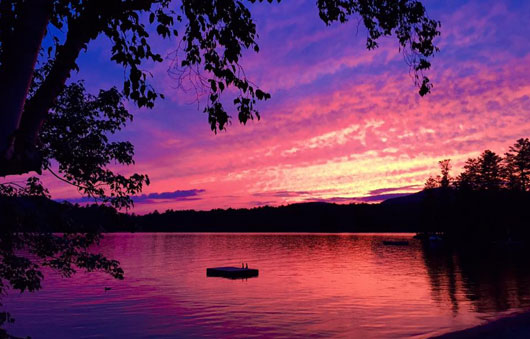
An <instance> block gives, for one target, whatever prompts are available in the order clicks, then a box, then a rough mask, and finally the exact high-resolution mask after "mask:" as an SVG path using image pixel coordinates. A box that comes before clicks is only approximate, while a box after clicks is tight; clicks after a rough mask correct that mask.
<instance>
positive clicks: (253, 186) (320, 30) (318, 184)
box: [44, 0, 530, 213]
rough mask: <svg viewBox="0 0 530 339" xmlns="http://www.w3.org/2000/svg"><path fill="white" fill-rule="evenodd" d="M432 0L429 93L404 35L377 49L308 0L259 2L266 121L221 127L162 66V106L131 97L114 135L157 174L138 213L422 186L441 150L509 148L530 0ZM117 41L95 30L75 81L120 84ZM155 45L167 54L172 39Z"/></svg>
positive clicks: (524, 72)
mask: <svg viewBox="0 0 530 339" xmlns="http://www.w3.org/2000/svg"><path fill="white" fill-rule="evenodd" d="M425 6H426V7H427V9H428V11H429V15H430V16H431V17H433V18H436V19H438V20H440V21H441V22H442V29H441V30H442V35H441V37H440V38H438V45H439V46H440V49H441V51H440V53H438V54H437V55H436V57H435V58H434V59H433V66H432V69H431V71H429V73H428V76H429V77H430V79H431V81H432V82H433V84H434V88H433V91H432V93H431V94H429V95H427V96H426V97H423V98H422V97H420V96H419V95H418V93H417V88H416V87H415V86H414V83H413V79H412V78H411V75H410V74H409V70H408V66H407V64H406V63H405V62H404V60H403V56H402V55H401V54H399V53H398V46H397V43H396V42H395V40H394V39H390V38H388V39H383V40H381V46H380V47H379V48H378V49H376V50H374V51H367V50H366V48H365V37H366V33H365V31H364V27H363V26H362V25H358V22H356V21H355V20H352V21H351V22H349V23H348V24H344V25H340V24H335V25H332V26H331V27H326V26H325V25H324V23H322V21H320V20H319V19H318V13H317V11H316V8H315V5H314V2H307V1H301V0H300V1H285V3H281V4H280V5H278V4H267V3H265V4H256V5H253V6H252V9H253V16H254V17H255V20H256V24H257V30H258V34H259V36H260V38H259V40H258V43H259V45H260V52H259V53H254V52H250V51H248V52H246V53H245V57H244V58H243V60H242V66H243V67H244V69H245V72H246V74H247V76H248V77H249V78H250V79H251V80H252V81H254V82H255V83H256V84H259V85H260V86H261V87H262V88H263V89H264V90H267V91H269V92H270V93H271V95H272V98H271V100H269V101H267V102H265V103H260V105H259V109H260V112H261V116H262V119H261V120H260V121H256V120H254V121H250V122H249V123H247V125H246V126H243V125H240V124H239V123H238V122H237V118H236V117H234V119H233V122H232V124H231V125H229V126H228V129H227V131H222V132H220V133H218V134H217V135H216V134H214V133H213V132H211V131H210V129H209V125H208V122H207V117H206V115H205V114H203V113H201V112H202V106H201V105H202V104H203V102H199V105H197V103H196V102H194V100H195V93H193V92H192V91H189V92H183V91H182V90H180V89H177V88H176V83H175V80H174V79H172V78H171V77H170V76H169V75H168V74H167V69H168V67H169V61H168V62H166V63H162V64H159V65H156V67H154V66H153V67H152V69H150V71H151V73H152V74H153V76H154V77H153V80H152V81H153V84H154V86H155V87H156V88H157V89H160V90H162V92H163V93H164V94H165V95H166V99H165V100H161V101H159V102H158V103H157V105H156V106H155V109H153V110H147V109H141V110H139V109H137V108H136V107H134V106H133V105H132V103H128V107H129V109H130V111H131V112H132V113H134V116H135V118H134V121H133V122H132V123H131V124H130V125H129V126H128V127H127V128H126V130H125V131H124V132H123V133H121V134H119V135H118V138H119V139H124V140H130V141H131V142H132V143H133V144H134V145H135V148H136V165H135V166H134V167H131V168H124V169H123V170H122V171H123V172H124V173H132V172H133V171H134V172H139V173H147V174H148V175H149V177H150V179H151V185H150V186H148V187H146V188H145V190H144V196H140V197H137V198H136V199H135V201H136V205H135V208H134V210H133V212H136V213H146V212H149V211H152V210H154V209H158V210H160V211H162V210H166V209H169V208H171V209H212V208H228V207H233V208H239V207H256V206H263V205H281V204H287V203H294V202H304V201H329V202H338V203H347V202H356V201H357V202H361V201H365V202H376V201H381V200H383V199H384V198H387V197H390V196H395V195H396V194H400V193H408V192H415V191H418V190H420V189H421V188H422V187H423V183H424V182H425V179H426V178H427V177H428V176H429V175H431V174H433V173H435V172H437V161H438V160H441V159H445V158H451V159H452V160H453V162H454V165H455V169H454V170H455V172H456V171H458V170H459V169H460V168H461V166H462V164H463V161H464V160H465V159H466V158H468V157H470V156H476V155H477V154H478V152H480V151H481V150H483V149H487V148H489V149H492V150H493V151H495V152H498V153H500V154H502V153H504V152H505V151H506V147H507V145H509V144H511V143H513V142H514V141H515V140H516V139H518V138H521V137H528V136H530V112H529V110H528V107H530V80H529V79H530V78H529V76H528V75H529V74H530V35H529V34H528V27H529V26H530V17H529V16H528V15H527V13H530V2H523V1H511V2H508V1H506V2H503V3H500V2H498V1H482V0H480V1H478V0H477V1H466V2H464V1H441V0H436V1H428V2H426V3H425ZM108 46H109V43H108V41H107V40H106V39H105V38H99V39H98V40H96V41H95V42H92V44H91V46H90V48H89V49H88V52H86V53H85V54H82V55H81V57H80V60H79V62H78V63H79V65H80V69H81V71H80V72H79V73H78V74H77V75H75V76H74V77H75V79H74V80H79V79H83V80H85V83H86V86H87V88H88V89H89V91H91V92H93V93H95V92H96V91H97V90H99V88H108V87H111V86H118V87H121V85H122V81H123V70H122V68H121V67H119V66H116V65H115V64H113V63H112V62H110V61H109V54H108V53H109V48H108ZM157 48H158V51H159V52H162V53H161V54H162V55H167V54H168V53H170V52H172V51H174V50H175V48H176V46H175V42H174V41H173V42H170V41H169V40H167V41H162V40H161V41H159V42H158V44H157ZM225 99H226V101H227V103H228V102H229V100H230V99H231V98H230V93H225ZM198 106H199V109H198ZM227 107H229V105H228V104H227ZM44 182H45V184H46V185H47V186H48V187H49V188H50V191H51V193H52V196H53V198H54V199H68V200H70V201H78V199H80V198H81V195H80V194H79V193H78V192H77V191H76V190H75V188H74V187H71V186H68V185H65V184H61V183H60V182H58V181H57V180H55V179H54V178H52V177H46V176H45V178H44Z"/></svg>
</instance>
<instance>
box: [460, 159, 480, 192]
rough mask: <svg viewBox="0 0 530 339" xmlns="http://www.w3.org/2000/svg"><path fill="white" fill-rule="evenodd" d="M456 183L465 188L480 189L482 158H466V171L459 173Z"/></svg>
mask: <svg viewBox="0 0 530 339" xmlns="http://www.w3.org/2000/svg"><path fill="white" fill-rule="evenodd" d="M456 185H457V187H458V188H460V189H464V190H478V189H480V187H481V184H480V159H478V158H469V159H467V160H466V163H465V165H464V171H463V172H462V173H460V175H458V177H457V180H456Z"/></svg>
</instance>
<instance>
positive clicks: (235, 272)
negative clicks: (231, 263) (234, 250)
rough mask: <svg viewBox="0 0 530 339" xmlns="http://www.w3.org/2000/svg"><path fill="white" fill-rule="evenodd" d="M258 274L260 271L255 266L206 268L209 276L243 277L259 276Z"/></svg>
mask: <svg viewBox="0 0 530 339" xmlns="http://www.w3.org/2000/svg"><path fill="white" fill-rule="evenodd" d="M258 275H259V271H258V270H257V269H255V268H240V267H212V268H207V269H206V276H208V277H223V278H231V279H241V278H252V277H257V276H258Z"/></svg>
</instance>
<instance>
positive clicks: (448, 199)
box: [0, 139, 530, 244]
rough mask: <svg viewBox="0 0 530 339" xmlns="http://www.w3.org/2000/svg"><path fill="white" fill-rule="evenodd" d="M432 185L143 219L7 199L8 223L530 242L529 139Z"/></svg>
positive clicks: (0, 204) (444, 172)
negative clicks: (356, 200)
mask: <svg viewBox="0 0 530 339" xmlns="http://www.w3.org/2000/svg"><path fill="white" fill-rule="evenodd" d="M439 164H440V170H441V173H440V175H438V176H436V177H430V178H429V179H428V180H427V182H426V185H425V188H424V189H423V190H422V191H420V192H418V193H414V194H411V195H408V196H404V197H399V198H393V199H388V200H386V201H384V202H382V203H380V204H348V205H338V204H330V203H322V202H314V203H300V204H292V205H287V206H279V207H269V206H265V207H256V208H250V209H214V210H211V211H194V210H180V211H174V210H167V211H165V212H163V213H159V212H158V211H155V212H152V213H149V214H146V215H143V216H138V215H134V214H133V215H131V214H124V213H119V212H117V211H116V210H115V209H114V208H111V207H108V206H104V205H91V206H84V207H83V206H79V205H73V204H70V203H58V202H54V201H51V200H49V199H46V198H42V197H25V198H14V197H12V198H1V199H0V213H2V215H3V216H4V217H3V218H2V221H3V222H9V221H8V220H9V218H17V220H18V222H19V223H20V220H25V221H24V222H23V223H22V224H24V225H29V226H26V228H28V230H45V231H54V232H79V231H100V232H418V233H420V234H421V235H425V236H429V235H431V234H432V233H436V234H438V235H441V236H444V237H446V238H448V239H451V240H454V241H466V242H469V241H475V240H479V241H484V240H486V241H485V243H488V244H489V243H491V242H492V241H495V242H506V241H511V242H517V241H522V240H526V239H530V227H529V221H530V209H529V208H528V207H529V206H530V185H529V179H530V141H529V140H528V139H519V140H518V141H517V142H516V143H515V144H514V145H513V146H511V147H510V148H509V150H508V152H507V153H506V154H505V155H504V157H501V156H498V155H497V154H495V153H494V152H492V151H490V150H486V151H484V152H482V154H481V155H480V156H479V157H477V158H472V159H468V160H467V161H466V163H465V166H464V168H463V171H462V173H460V174H458V175H457V176H455V177H452V176H451V173H450V170H451V161H450V160H448V159H446V160H443V161H440V162H439Z"/></svg>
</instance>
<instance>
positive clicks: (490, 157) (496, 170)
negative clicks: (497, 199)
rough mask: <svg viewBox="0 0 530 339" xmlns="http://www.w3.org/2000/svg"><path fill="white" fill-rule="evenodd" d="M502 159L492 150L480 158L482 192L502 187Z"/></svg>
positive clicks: (483, 153)
mask: <svg viewBox="0 0 530 339" xmlns="http://www.w3.org/2000/svg"><path fill="white" fill-rule="evenodd" d="M501 161H502V158H501V157H500V156H498V155H497V154H495V153H494V152H492V151H490V150H485V151H484V152H482V154H481V155H480V157H479V166H480V177H479V178H480V179H479V183H480V186H479V188H480V189H482V190H489V191H492V190H498V189H500V188H501V185H502V169H501Z"/></svg>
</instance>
